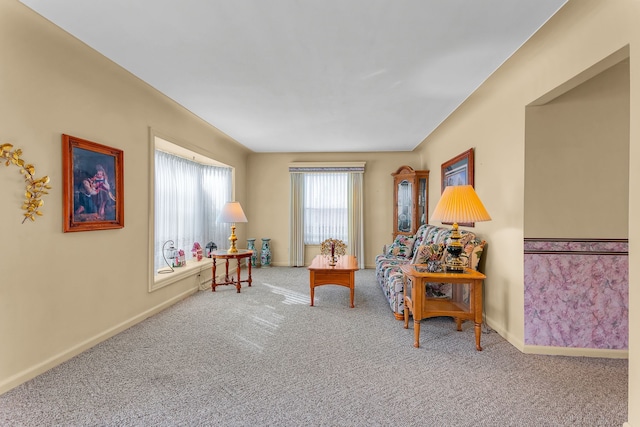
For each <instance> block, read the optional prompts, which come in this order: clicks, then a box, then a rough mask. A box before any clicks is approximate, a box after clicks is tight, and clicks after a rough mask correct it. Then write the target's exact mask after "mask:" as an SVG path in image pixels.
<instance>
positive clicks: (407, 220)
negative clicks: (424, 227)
mask: <svg viewBox="0 0 640 427" xmlns="http://www.w3.org/2000/svg"><path fill="white" fill-rule="evenodd" d="M411 187H412V186H411V183H410V182H409V181H407V180H404V181H401V182H400V183H399V184H398V231H401V232H410V231H411V220H412V217H411V202H412V200H411V190H412V189H411Z"/></svg>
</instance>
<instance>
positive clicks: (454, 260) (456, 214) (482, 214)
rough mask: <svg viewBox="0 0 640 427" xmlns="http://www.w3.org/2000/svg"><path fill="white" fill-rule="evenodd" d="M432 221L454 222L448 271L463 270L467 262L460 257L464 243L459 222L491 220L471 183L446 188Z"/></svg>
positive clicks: (446, 265)
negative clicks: (461, 238) (462, 242)
mask: <svg viewBox="0 0 640 427" xmlns="http://www.w3.org/2000/svg"><path fill="white" fill-rule="evenodd" d="M431 220H432V221H440V222H443V223H453V227H452V229H453V232H452V233H451V242H450V243H449V245H448V246H447V251H448V252H449V254H451V257H449V258H448V259H447V261H446V263H445V267H446V269H447V271H451V272H462V271H464V268H465V266H466V263H465V262H464V261H462V260H461V259H460V255H461V254H462V250H463V247H462V244H461V243H460V237H462V236H461V235H460V232H459V231H458V223H473V222H480V221H491V217H490V216H489V213H488V212H487V210H486V209H485V207H484V205H483V204H482V202H481V201H480V198H479V197H478V195H477V194H476V192H475V190H474V189H473V187H472V186H471V185H455V186H449V187H446V188H445V189H444V192H443V193H442V196H441V197H440V201H439V202H438V204H437V205H436V208H435V210H434V211H433V215H431Z"/></svg>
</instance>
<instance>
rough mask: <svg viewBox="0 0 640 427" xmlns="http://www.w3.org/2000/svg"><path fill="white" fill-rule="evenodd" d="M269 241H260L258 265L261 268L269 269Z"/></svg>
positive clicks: (265, 239)
mask: <svg viewBox="0 0 640 427" xmlns="http://www.w3.org/2000/svg"><path fill="white" fill-rule="evenodd" d="M270 240H271V239H269V238H264V239H262V250H261V251H260V264H262V266H263V267H271V248H270V247H269V241H270Z"/></svg>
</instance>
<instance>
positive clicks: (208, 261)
mask: <svg viewBox="0 0 640 427" xmlns="http://www.w3.org/2000/svg"><path fill="white" fill-rule="evenodd" d="M212 260H213V259H212V258H202V259H201V260H200V261H194V260H189V261H187V265H185V266H184V267H174V269H173V271H172V272H170V273H160V274H158V273H157V272H156V274H155V275H154V276H153V283H151V284H150V287H149V292H153V291H156V290H158V289H160V288H164V287H165V286H168V285H170V284H172V283H175V282H178V281H180V280H182V279H186V278H189V277H192V276H197V275H200V273H202V272H203V271H206V270H207V269H211V265H212ZM165 269H167V270H170V269H169V267H165V268H162V269H160V270H165Z"/></svg>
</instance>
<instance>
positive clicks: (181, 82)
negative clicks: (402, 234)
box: [21, 0, 566, 152]
mask: <svg viewBox="0 0 640 427" xmlns="http://www.w3.org/2000/svg"><path fill="white" fill-rule="evenodd" d="M21 2H22V3H24V4H25V5H27V6H28V7H30V8H32V9H33V10H35V11H36V12H38V13H39V14H41V15H42V16H44V17H45V18H47V19H49V20H50V21H52V22H53V23H55V24H56V25H58V26H60V27H61V28H63V29H64V30H66V31H67V32H69V33H70V34H72V35H74V36H75V37H77V38H78V39H80V40H82V41H83V42H84V43H86V44H87V45H89V46H91V47H92V48H94V49H96V50H97V51H99V52H101V53H102V54H103V55H105V56H106V57H108V58H110V59H111V60H113V61H114V62H116V63H117V64H119V65H120V66H122V67H123V68H125V69H127V70H129V71H130V72H131V73H133V74H134V75H136V76H138V77H139V78H140V79H142V80H144V81H146V82H147V83H148V84H150V85H151V86H153V87H155V88H156V89H157V90H159V91H160V92H163V93H164V94H165V95H167V96H169V97H170V98H172V99H174V100H175V101H176V102H178V103H179V104H181V105H183V106H184V107H186V108H187V109H189V110H190V111H192V112H193V113H195V114H196V115H198V116H199V117H201V118H202V119H204V120H205V121H207V122H208V123H210V124H211V125H213V126H215V127H216V128H218V129H220V130H221V131H222V132H224V133H226V134H227V135H229V136H231V137H232V138H234V139H235V140H237V141H238V142H239V143H241V144H242V145H244V146H246V147H248V148H250V149H251V150H254V151H256V152H366V151H405V150H412V149H413V148H415V147H416V146H417V145H418V144H419V143H420V142H422V140H423V139H424V138H426V137H427V136H428V135H429V134H430V133H431V132H432V131H433V130H434V129H435V128H436V127H437V126H438V125H439V124H440V123H441V122H442V121H443V120H444V119H445V118H446V117H447V116H448V115H449V114H451V113H452V112H453V111H454V110H455V109H456V108H457V107H458V106H459V105H460V104H461V103H462V102H463V101H464V100H465V99H466V98H467V97H468V96H469V95H470V94H471V93H472V92H473V91H474V90H475V89H476V88H477V87H478V86H479V85H480V84H481V83H482V82H483V81H484V80H485V79H486V78H487V77H488V76H489V75H490V74H491V73H492V72H493V71H495V70H496V69H497V68H498V67H499V66H500V65H501V64H502V63H503V62H504V61H505V60H506V59H507V58H508V57H509V56H511V55H512V54H513V52H514V51H516V50H517V49H518V48H519V47H520V46H521V45H522V44H523V43H524V42H525V41H526V40H527V39H528V38H529V37H530V36H531V35H532V34H533V33H535V32H536V30H538V29H539V28H540V27H541V26H542V25H543V24H544V23H545V22H546V21H547V20H548V19H549V18H550V17H551V16H552V15H553V14H554V13H555V12H556V11H557V10H558V9H559V8H560V7H561V6H562V5H563V4H564V3H565V2H566V0H482V1H480V0H182V1H177V0H109V1H89V0H55V1H52V0H21ZM167 131H170V130H167Z"/></svg>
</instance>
